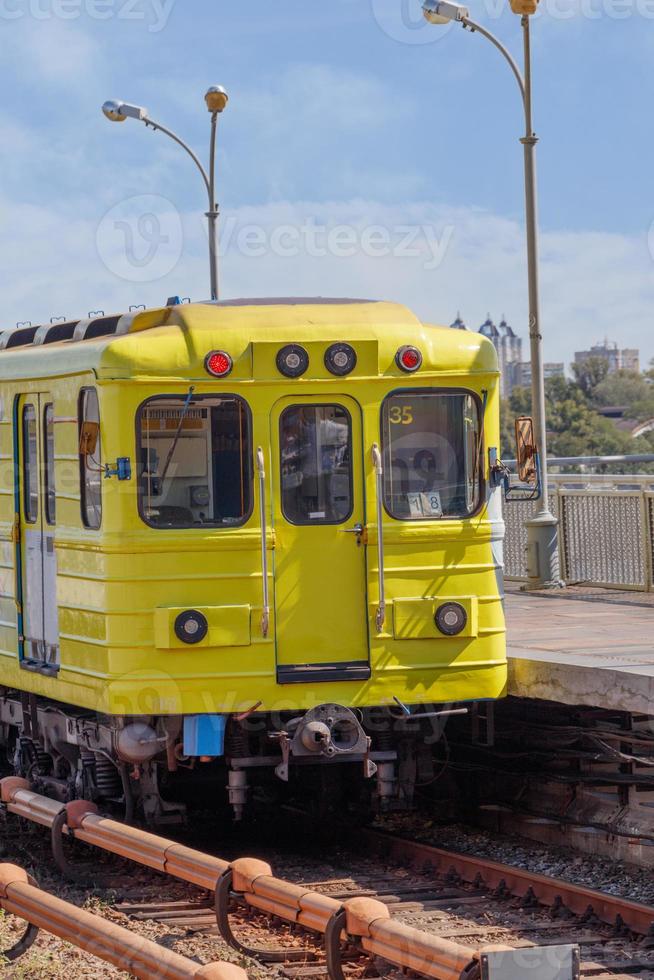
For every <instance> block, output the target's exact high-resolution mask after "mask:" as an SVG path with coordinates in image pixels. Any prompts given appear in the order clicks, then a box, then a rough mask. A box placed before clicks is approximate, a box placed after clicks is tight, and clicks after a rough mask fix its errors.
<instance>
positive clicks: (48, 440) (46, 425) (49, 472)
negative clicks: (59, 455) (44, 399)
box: [43, 402, 57, 524]
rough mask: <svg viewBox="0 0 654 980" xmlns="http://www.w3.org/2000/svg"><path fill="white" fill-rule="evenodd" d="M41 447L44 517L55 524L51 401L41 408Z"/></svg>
mask: <svg viewBox="0 0 654 980" xmlns="http://www.w3.org/2000/svg"><path fill="white" fill-rule="evenodd" d="M43 447H44V453H45V472H44V476H45V519H46V521H47V522H48V524H55V522H56V514H57V498H56V493H55V461H54V405H53V404H52V402H50V403H49V404H48V405H46V406H45V408H44V409H43Z"/></svg>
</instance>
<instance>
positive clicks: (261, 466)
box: [257, 446, 270, 638]
mask: <svg viewBox="0 0 654 980" xmlns="http://www.w3.org/2000/svg"><path fill="white" fill-rule="evenodd" d="M257 473H258V474H259V518H260V520H261V573H262V575H263V590H262V596H263V610H262V613H261V634H262V636H263V637H264V638H265V637H267V636H268V631H269V629H270V593H269V589H268V528H267V525H266V462H265V457H264V455H263V449H262V448H261V446H259V447H258V448H257Z"/></svg>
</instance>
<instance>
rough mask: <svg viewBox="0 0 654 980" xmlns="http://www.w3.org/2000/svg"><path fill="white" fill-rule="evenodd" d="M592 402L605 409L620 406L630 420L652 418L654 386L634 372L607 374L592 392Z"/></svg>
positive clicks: (653, 414) (653, 411) (653, 413)
mask: <svg viewBox="0 0 654 980" xmlns="http://www.w3.org/2000/svg"><path fill="white" fill-rule="evenodd" d="M593 402H594V403H595V404H596V405H598V406H600V407H605V406H608V405H615V406H620V407H621V408H624V409H625V415H626V417H627V418H630V419H639V420H640V419H642V420H645V419H651V418H654V386H653V385H652V383H651V381H648V380H646V378H645V376H644V375H642V374H637V373H636V372H635V371H616V372H615V374H609V375H607V377H606V378H604V380H603V381H601V382H600V383H599V384H598V385H597V386H596V387H595V389H594V391H593Z"/></svg>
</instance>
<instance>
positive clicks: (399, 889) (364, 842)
mask: <svg viewBox="0 0 654 980" xmlns="http://www.w3.org/2000/svg"><path fill="white" fill-rule="evenodd" d="M6 785H7V784H4V785H3V787H2V789H3V796H5V797H6V796H7V793H6V791H5V789H6ZM13 785H14V786H15V785H16V783H15V781H14V783H13ZM22 793H23V797H22V800H21V791H20V790H18V791H17V792H16V793H14V802H13V803H10V804H9V806H8V809H9V811H10V812H13V813H15V814H17V815H19V816H23V817H24V818H26V819H28V820H31V821H33V822H35V823H40V824H41V825H42V826H45V827H49V828H50V832H51V835H52V837H53V840H54V839H55V834H56V835H58V837H59V843H61V839H62V829H63V830H65V829H66V828H65V826H63V825H61V826H55V821H56V816H57V814H58V813H61V811H62V807H61V804H57V803H55V802H54V801H49V800H46V799H45V798H43V797H36V796H35V794H31V793H26V791H25V790H24V789H23V790H22ZM26 796H28V797H29V798H30V799H29V802H30V806H29V807H27V805H26V804H27V800H26ZM82 809H83V808H78V811H80V812H81V810H82ZM64 812H65V810H64ZM85 812H86V814H87V817H86V818H84V819H82V820H81V830H82V832H81V833H80V829H79V827H78V829H77V830H75V829H74V836H75V837H77V838H78V839H79V840H85V837H84V832H83V828H84V820H85V819H89V816H88V814H89V811H88V808H87V810H86V811H85ZM91 816H93V815H92V814H91ZM79 820H80V818H79V813H78V816H77V818H75V817H73V818H71V823H72V824H73V825H76V821H77V822H78V823H79ZM61 823H62V821H61V820H59V824H61ZM103 825H104V827H105V830H106V829H107V828H108V831H109V832H108V837H107V840H106V841H105V844H107V843H108V842H109V841H112V842H113V843H112V845H111V846H110V847H107V848H106V849H107V850H110V851H112V853H114V854H115V853H118V854H120V855H122V856H123V857H126V858H128V859H130V860H132V861H136V862H138V863H140V864H141V865H144V866H145V867H146V868H154V869H155V870H159V871H163V872H164V873H166V872H167V873H168V874H169V875H170V874H173V875H174V876H175V877H176V879H177V882H176V885H177V887H176V888H175V889H174V892H173V895H172V896H171V895H170V893H169V892H168V889H166V893H165V894H164V895H163V896H161V895H160V891H159V892H158V891H157V889H156V888H155V890H154V894H153V893H152V891H150V893H149V894H146V895H143V894H139V893H138V890H137V891H136V892H135V891H134V889H133V888H130V884H129V882H130V879H131V876H130V875H127V876H125V877H126V878H127V881H126V883H125V885H124V887H120V886H119V887H118V888H116V881H114V884H113V887H114V890H115V891H117V892H118V898H117V900H116V901H115V902H114V903H113V910H114V912H115V913H117V914H118V915H120V916H123V917H125V919H126V921H129V923H130V924H131V927H133V928H134V929H137V930H138V929H140V928H142V927H144V926H145V927H147V928H150V927H151V926H152V924H156V926H157V928H158V929H160V930H163V933H162V934H163V935H166V936H169V937H170V938H171V939H172V937H175V942H176V944H177V947H178V948H179V947H181V948H182V949H184V946H185V945H190V946H191V947H193V945H194V944H195V943H197V942H198V941H200V942H207V943H209V947H210V948H211V949H212V956H213V958H214V959H215V958H218V957H219V956H220V955H221V948H220V947H217V945H216V944H217V942H219V941H220V940H221V939H222V940H226V941H227V942H228V943H229V944H231V946H232V948H233V949H234V950H236V951H237V952H240V953H242V954H247V955H248V956H250V957H256V958H258V959H259V960H260V961H261V962H264V963H268V964H269V965H271V964H272V968H273V969H274V970H275V971H276V972H279V971H280V970H281V971H282V972H283V973H284V974H285V975H286V976H287V977H288V978H292V980H311V978H320V977H324V976H331V977H343V976H345V977H350V976H352V977H358V976H362V975H363V974H364V973H365V975H366V976H374V975H380V976H382V975H389V974H392V973H399V972H401V971H402V970H406V969H408V968H410V969H412V970H413V971H414V972H416V973H418V974H420V975H423V976H433V977H447V978H449V977H465V978H467V977H473V976H479V975H480V974H481V973H482V972H483V968H484V957H485V956H486V953H485V952H484V951H485V950H487V949H488V948H489V947H497V946H498V945H499V946H500V947H502V949H500V950H496V951H495V953H493V955H494V956H501V955H511V956H513V955H515V953H516V951H517V952H518V953H521V954H523V955H525V956H527V955H533V954H535V953H538V951H540V955H541V956H543V955H544V956H545V957H546V958H547V956H549V957H550V958H551V956H554V955H556V951H557V950H560V949H561V948H568V949H569V948H570V947H571V946H572V947H578V948H579V949H580V951H581V956H580V961H581V962H580V975H581V976H582V977H588V978H594V980H605V978H609V977H613V978H614V980H617V978H618V977H627V976H629V977H633V976H640V977H643V978H654V951H652V950H651V949H650V947H651V946H652V945H654V943H652V936H651V929H652V923H653V922H654V909H652V908H649V907H647V906H640V905H637V904H636V903H631V902H625V901H623V900H621V899H617V898H615V897H613V896H607V895H604V894H602V893H599V892H594V891H591V890H590V889H583V888H579V887H578V886H572V885H569V884H566V883H563V882H560V881H558V880H554V879H547V878H544V877H543V876H539V875H531V874H530V873H529V872H525V871H523V870H522V869H515V868H510V867H508V866H507V865H499V864H497V863H496V862H490V861H487V860H484V859H477V858H474V857H471V856H470V855H458V854H454V853H453V852H449V851H444V850H440V849H438V848H434V847H431V846H429V845H424V844H419V843H416V842H413V841H408V840H404V839H401V838H397V837H394V836H392V835H388V834H383V833H380V832H377V831H364V832H362V833H361V834H360V835H359V836H358V837H357V838H356V839H354V840H353V844H355V847H354V848H349V849H345V850H341V851H339V852H337V853H335V854H334V855H332V856H330V858H329V860H328V861H325V860H322V861H321V860H317V859H316V858H315V857H313V856H311V857H307V856H295V855H294V854H291V855H289V854H285V855H284V858H283V861H284V865H283V866H284V880H283V881H282V880H280V879H276V878H274V877H272V876H271V872H270V868H269V866H268V865H267V864H266V863H265V862H262V860H261V859H260V858H259V859H256V860H254V861H250V862H249V864H248V863H247V862H246V863H243V861H239V860H236V861H231V862H224V861H221V859H219V858H215V857H212V856H211V855H208V854H204V853H202V852H197V851H194V850H193V849H191V848H187V847H185V846H184V845H181V844H176V843H175V842H171V841H165V842H164V843H165V844H166V845H167V850H168V852H169V859H170V862H169V863H170V866H169V867H166V866H165V865H166V861H165V860H164V861H163V865H164V866H163V867H162V866H160V865H161V864H162V862H161V861H159V860H158V859H157V857H156V847H157V846H158V845H157V844H156V842H160V841H162V840H163V839H162V838H155V837H153V835H148V834H143V832H142V831H137V830H134V829H133V828H126V827H123V826H122V825H119V824H116V823H115V822H113V821H106V820H103V818H100V817H97V816H96V817H95V819H94V820H92V821H91V824H90V825H89V827H87V830H86V838H87V839H86V843H94V844H95V845H96V846H102V845H101V844H99V843H98V839H99V837H101V836H102V834H101V832H100V829H101V828H102V826H103ZM121 835H123V836H122V844H121V843H120V838H121ZM90 837H94V838H95V839H94V840H92V841H91V840H89V838H90ZM139 849H140V852H139ZM84 850H86V849H84ZM55 853H56V854H57V856H58V858H59V859H61V856H62V851H61V849H60V848H55ZM87 854H88V852H87ZM264 856H266V855H264ZM278 860H279V858H278ZM198 862H199V863H198ZM276 863H277V862H276ZM85 865H87V862H82V863H81V864H80V865H77V864H76V865H75V867H74V868H72V869H71V868H68V869H67V870H68V871H69V872H71V871H72V873H73V874H74V875H75V874H77V873H79V872H81V873H84V872H85V871H86V872H87V873H88V866H86V867H85ZM223 866H224V867H226V868H230V869H232V879H231V880H230V882H229V885H228V887H227V888H226V889H224V892H225V893H224V894H223V899H226V901H225V902H224V904H223V911H222V919H221V914H220V909H219V908H218V906H219V903H218V901H217V898H216V896H217V895H218V892H220V887H219V888H218V889H217V890H216V893H215V894H214V887H215V882H216V880H217V875H216V872H217V871H220V870H221V869H222V868H223ZM171 868H173V869H174V870H171ZM96 871H97V868H96ZM91 877H92V875H91ZM120 877H121V876H120V875H118V882H120ZM234 877H237V878H239V879H240V880H237V881H236V882H234ZM212 882H213V884H212ZM257 883H258V884H257ZM180 886H181V887H182V891H181V892H180ZM207 886H208V887H207ZM248 887H249V890H248ZM217 909H218V912H219V914H218V915H217ZM343 910H349V912H350V915H349V916H347V915H345V918H343ZM335 911H338V912H339V913H340V914H341V919H339V918H338V917H336V918H335V919H334V912H335ZM303 912H304V914H303ZM319 912H321V913H322V919H321V921H318V920H319V919H320V915H319ZM309 913H310V914H311V915H313V921H312V923H310V921H309V919H307V915H309ZM309 918H310V916H309ZM330 920H333V921H334V922H335V925H336V928H335V929H334V928H332V929H331V930H329V928H328V925H329V922H330ZM357 920H358V921H357ZM343 929H345V931H346V932H347V942H342V941H341V939H342V931H343ZM377 930H381V931H377ZM391 936H392V937H393V938H394V940H397V939H398V937H401V942H397V945H396V948H395V950H393V949H392V948H391V945H389V943H390V938H389V937H391ZM330 943H331V950H330ZM223 948H224V947H223ZM509 950H511V951H512V952H511V953H510V954H509V952H508V951H509ZM428 951H429V955H428ZM434 951H436V953H434ZM543 951H544V952H543ZM385 953H386V954H390V955H384V954H385ZM445 953H446V954H447V956H445V957H444V954H445ZM448 956H449V957H450V961H449V963H447V962H445V960H447V957H448ZM439 957H440V959H439ZM382 960H383V961H384V963H383V965H382ZM488 975H489V976H491V974H488ZM492 975H493V976H498V977H502V976H503V974H502V973H501V972H500V973H497V972H495V973H494V974H492ZM524 975H525V976H527V975H528V976H529V977H530V978H531V977H533V978H534V980H538V978H539V973H538V972H537V970H536V969H535V968H533V966H532V969H530V971H529V972H528V973H527V971H526V970H525V974H524ZM543 975H544V974H543ZM552 975H555V974H551V973H548V974H547V976H548V977H549V976H552ZM561 976H564V974H563V973H562V974H561Z"/></svg>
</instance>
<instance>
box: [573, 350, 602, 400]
mask: <svg viewBox="0 0 654 980" xmlns="http://www.w3.org/2000/svg"><path fill="white" fill-rule="evenodd" d="M572 373H573V374H574V376H575V381H576V382H577V384H578V385H579V388H580V389H581V391H582V392H583V394H584V395H585V396H586V398H592V397H593V392H594V391H595V388H597V386H598V384H600V383H601V382H602V381H604V378H605V377H606V376H607V374H608V373H609V363H608V361H607V360H606V359H605V358H604V357H587V358H586V359H585V360H584V361H580V362H577V361H575V363H574V364H573V365H572Z"/></svg>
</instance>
